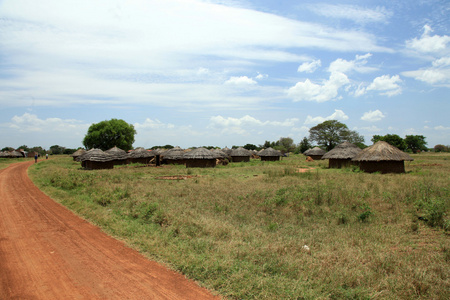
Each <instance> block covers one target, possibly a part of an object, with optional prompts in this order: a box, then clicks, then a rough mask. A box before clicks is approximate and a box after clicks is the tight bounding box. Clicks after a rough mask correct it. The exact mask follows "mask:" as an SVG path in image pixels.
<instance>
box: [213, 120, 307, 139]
mask: <svg viewBox="0 0 450 300" xmlns="http://www.w3.org/2000/svg"><path fill="white" fill-rule="evenodd" d="M298 121H299V119H297V118H291V119H286V120H284V121H281V122H280V121H261V120H258V119H256V118H254V117H252V116H249V115H245V116H243V117H242V118H234V117H226V118H225V117H223V116H220V115H218V116H212V117H211V118H210V120H209V125H208V128H214V129H219V130H221V132H222V133H225V134H231V133H235V134H239V135H248V134H249V131H250V130H257V129H258V128H263V127H265V126H271V127H293V126H295V124H296V123H298Z"/></svg>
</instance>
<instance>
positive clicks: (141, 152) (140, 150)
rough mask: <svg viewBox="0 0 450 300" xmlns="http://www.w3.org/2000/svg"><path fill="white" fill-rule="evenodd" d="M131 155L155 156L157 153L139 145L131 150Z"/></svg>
mask: <svg viewBox="0 0 450 300" xmlns="http://www.w3.org/2000/svg"><path fill="white" fill-rule="evenodd" d="M129 155H130V157H132V158H148V157H152V156H155V153H152V152H151V151H147V150H145V149H144V148H142V147H139V148H136V149H134V150H133V151H131V152H130V154H129Z"/></svg>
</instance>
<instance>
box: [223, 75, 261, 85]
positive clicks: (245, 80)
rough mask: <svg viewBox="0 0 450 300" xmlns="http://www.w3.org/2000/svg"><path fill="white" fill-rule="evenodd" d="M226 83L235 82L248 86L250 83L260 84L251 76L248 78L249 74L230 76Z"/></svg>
mask: <svg viewBox="0 0 450 300" xmlns="http://www.w3.org/2000/svg"><path fill="white" fill-rule="evenodd" d="M225 84H235V85H240V86H246V85H247V86H248V85H255V84H258V83H257V82H256V81H254V80H253V79H251V78H248V77H247V76H240V77H234V76H232V77H230V79H228V80H227V81H225Z"/></svg>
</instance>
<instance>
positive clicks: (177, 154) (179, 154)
mask: <svg viewBox="0 0 450 300" xmlns="http://www.w3.org/2000/svg"><path fill="white" fill-rule="evenodd" d="M183 155H184V150H183V149H181V148H180V147H178V146H177V147H175V148H172V149H169V150H167V151H166V152H164V153H161V156H162V157H164V159H172V160H177V159H183Z"/></svg>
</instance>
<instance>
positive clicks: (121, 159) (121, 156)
mask: <svg viewBox="0 0 450 300" xmlns="http://www.w3.org/2000/svg"><path fill="white" fill-rule="evenodd" d="M105 153H108V154H110V155H111V156H112V157H113V158H114V160H113V163H114V165H125V164H127V160H128V159H129V157H130V156H129V155H128V153H127V152H126V151H125V150H122V149H120V148H118V147H116V146H114V147H113V148H111V149H109V150H106V151H105Z"/></svg>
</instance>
